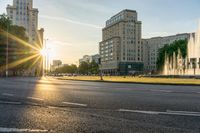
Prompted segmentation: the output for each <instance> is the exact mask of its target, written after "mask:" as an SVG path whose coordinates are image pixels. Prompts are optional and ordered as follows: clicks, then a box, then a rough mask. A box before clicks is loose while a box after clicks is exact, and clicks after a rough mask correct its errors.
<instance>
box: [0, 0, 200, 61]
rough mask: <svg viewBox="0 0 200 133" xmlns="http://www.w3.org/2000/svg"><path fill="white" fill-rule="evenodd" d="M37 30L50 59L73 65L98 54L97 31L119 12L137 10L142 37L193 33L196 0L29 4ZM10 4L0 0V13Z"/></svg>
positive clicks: (199, 7)
mask: <svg viewBox="0 0 200 133" xmlns="http://www.w3.org/2000/svg"><path fill="white" fill-rule="evenodd" d="M33 1H34V7H35V8H38V9H39V27H44V28H45V37H46V38H48V39H49V41H48V45H50V47H51V48H52V50H51V51H52V53H53V54H52V57H53V58H56V59H61V60H63V61H64V63H77V61H78V59H79V58H80V57H82V55H84V54H95V53H98V42H100V41H101V34H102V33H101V27H103V26H104V25H105V21H106V20H107V19H108V18H110V17H111V16H112V15H114V14H116V13H118V12H119V11H120V10H123V9H133V10H137V12H138V16H139V20H141V21H142V23H143V26H142V31H143V37H145V38H147V37H154V36H164V35H171V34H177V33H183V32H194V31H195V30H196V29H197V24H198V20H199V19H200V0H33ZM11 3H12V0H0V13H3V12H5V8H6V5H7V4H11Z"/></svg>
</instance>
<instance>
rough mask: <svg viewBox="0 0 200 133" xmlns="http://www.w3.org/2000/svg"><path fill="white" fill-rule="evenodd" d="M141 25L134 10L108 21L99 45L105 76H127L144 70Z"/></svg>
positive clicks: (125, 11) (124, 11)
mask: <svg viewBox="0 0 200 133" xmlns="http://www.w3.org/2000/svg"><path fill="white" fill-rule="evenodd" d="M141 25H142V23H141V21H138V16H137V12H136V11H134V10H123V11H121V12H119V13H118V14H116V15H114V16H113V17H111V18H110V19H109V20H107V21H106V26H105V27H104V28H103V30H102V32H103V34H102V42H100V44H99V53H100V56H101V67H100V69H101V71H102V72H103V73H104V74H111V75H125V74H131V73H135V72H138V71H142V70H143V56H142V52H143V48H142V45H141Z"/></svg>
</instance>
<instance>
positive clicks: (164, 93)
mask: <svg viewBox="0 0 200 133" xmlns="http://www.w3.org/2000/svg"><path fill="white" fill-rule="evenodd" d="M0 132H36V133H37V132H52V133H200V87H198V86H193V87H192V86H167V85H142V84H123V83H99V82H81V81H64V80H56V79H54V78H50V77H48V78H7V79H6V78H1V79H0Z"/></svg>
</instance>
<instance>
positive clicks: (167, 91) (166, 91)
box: [150, 90, 173, 93]
mask: <svg viewBox="0 0 200 133" xmlns="http://www.w3.org/2000/svg"><path fill="white" fill-rule="evenodd" d="M150 91H152V92H164V93H172V92H173V91H169V90H150Z"/></svg>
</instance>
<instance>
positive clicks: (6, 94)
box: [2, 93, 14, 97]
mask: <svg viewBox="0 0 200 133" xmlns="http://www.w3.org/2000/svg"><path fill="white" fill-rule="evenodd" d="M2 95H3V96H9V97H12V96H14V94H10V93H2Z"/></svg>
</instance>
